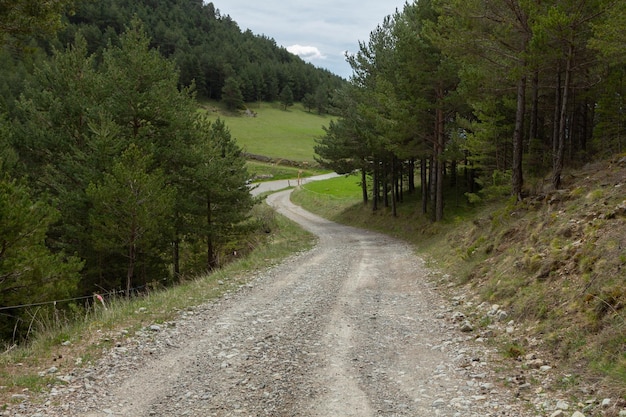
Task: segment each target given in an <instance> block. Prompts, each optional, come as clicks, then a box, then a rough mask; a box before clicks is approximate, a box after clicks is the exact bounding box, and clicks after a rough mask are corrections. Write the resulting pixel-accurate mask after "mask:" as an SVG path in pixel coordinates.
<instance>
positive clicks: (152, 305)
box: [0, 204, 314, 409]
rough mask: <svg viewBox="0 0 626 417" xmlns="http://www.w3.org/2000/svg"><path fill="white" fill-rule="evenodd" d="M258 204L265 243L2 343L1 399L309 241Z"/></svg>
mask: <svg viewBox="0 0 626 417" xmlns="http://www.w3.org/2000/svg"><path fill="white" fill-rule="evenodd" d="M256 209H257V210H258V211H259V212H257V213H256V215H257V216H263V219H264V222H265V224H266V225H268V226H269V227H270V228H271V233H269V234H267V235H265V234H264V236H262V237H260V238H259V239H262V241H263V244H259V245H258V246H257V248H256V250H254V251H253V252H252V253H251V254H250V255H249V256H247V257H245V258H244V259H240V260H238V261H236V262H234V263H231V264H229V265H227V266H226V267H224V268H223V269H222V270H219V271H217V272H215V273H211V274H208V275H205V276H200V277H197V278H196V279H193V280H189V281H187V282H184V283H182V284H180V285H178V286H176V287H174V288H170V289H167V290H157V291H152V292H151V293H149V294H147V295H146V296H145V297H141V298H136V299H131V300H127V299H124V298H118V299H113V300H108V301H107V308H106V309H104V308H103V307H102V306H100V305H94V307H93V309H91V310H89V311H86V312H84V314H83V317H82V318H81V319H80V320H73V321H68V322H65V323H54V324H52V325H48V326H45V327H41V328H39V329H37V333H36V335H35V337H33V341H32V343H30V344H29V345H28V346H25V347H13V348H12V347H6V348H5V350H4V352H3V353H2V354H0V404H3V403H6V402H7V401H11V394H14V393H22V392H23V391H24V390H28V391H30V392H38V391H41V390H42V389H44V388H49V386H50V384H52V385H54V384H60V383H62V382H60V381H59V380H57V379H55V378H54V377H52V376H50V375H48V374H45V371H46V370H47V369H49V368H50V367H52V366H55V367H57V368H59V369H60V370H63V369H65V370H66V371H67V370H68V369H72V368H73V367H75V366H77V364H79V366H81V365H82V366H86V365H87V364H89V363H90V362H93V361H94V360H96V359H97V358H98V357H99V355H100V354H101V352H102V349H103V348H105V347H109V346H114V344H115V342H116V339H117V338H120V337H124V334H131V335H132V334H133V333H134V331H135V330H138V329H141V328H143V327H146V326H149V325H151V324H158V323H164V322H166V321H169V320H172V319H174V318H175V317H176V315H177V314H178V312H179V311H181V310H184V309H187V308H189V307H190V306H195V305H200V304H203V303H205V302H208V301H210V300H213V299H216V298H218V297H221V296H222V295H223V294H225V293H227V292H232V291H237V290H238V289H239V288H240V286H242V285H244V284H245V283H247V282H248V281H249V280H250V279H251V278H250V277H251V276H252V275H253V274H251V273H250V272H251V271H255V270H261V269H264V268H267V267H269V266H271V265H273V264H276V263H277V262H279V261H280V260H282V259H284V258H286V257H287V256H289V255H290V254H293V253H295V252H298V251H301V250H305V249H307V248H309V247H311V246H312V244H313V242H314V237H313V236H312V235H310V234H309V233H308V232H305V231H303V230H302V229H301V228H299V227H297V226H296V225H295V224H294V223H292V222H291V221H289V220H287V219H286V218H284V217H282V216H280V215H277V214H275V213H274V211H272V210H271V209H270V208H269V207H267V206H266V205H264V204H263V205H261V206H259V207H257V208H256ZM0 409H1V407H0Z"/></svg>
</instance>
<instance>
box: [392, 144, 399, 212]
mask: <svg viewBox="0 0 626 417" xmlns="http://www.w3.org/2000/svg"><path fill="white" fill-rule="evenodd" d="M396 183H397V174H396V157H395V156H392V157H391V214H392V216H393V217H397V216H398V200H397V197H398V193H397V190H396Z"/></svg>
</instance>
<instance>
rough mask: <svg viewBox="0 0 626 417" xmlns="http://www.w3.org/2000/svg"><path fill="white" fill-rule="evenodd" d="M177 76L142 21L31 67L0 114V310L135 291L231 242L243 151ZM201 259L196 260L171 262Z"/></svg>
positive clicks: (9, 324) (236, 239)
mask: <svg viewBox="0 0 626 417" xmlns="http://www.w3.org/2000/svg"><path fill="white" fill-rule="evenodd" d="M178 80H179V72H178V70H177V68H176V64H175V63H174V62H173V61H172V60H169V59H166V58H164V57H163V56H162V55H161V54H160V53H159V52H158V51H157V50H155V49H154V48H152V47H151V41H150V38H149V37H148V36H147V34H146V32H145V30H144V27H143V25H142V23H141V22H140V21H139V20H138V19H133V20H132V21H131V22H130V26H129V28H127V29H126V31H125V32H123V33H121V34H120V35H119V37H118V38H117V41H116V43H112V42H111V43H109V44H108V46H106V47H105V48H104V49H103V50H102V51H100V52H99V53H97V54H96V53H90V52H89V49H88V42H87V39H86V38H85V36H84V34H83V33H82V32H80V33H77V34H76V38H75V40H74V41H73V42H72V43H71V44H69V45H68V46H67V47H65V48H63V49H58V50H57V49H54V50H53V54H52V57H51V59H49V60H43V61H41V63H40V64H39V65H36V66H35V71H34V73H33V76H32V77H29V78H27V79H26V80H25V82H24V88H23V92H22V94H21V96H20V99H19V100H18V101H17V102H16V104H12V107H14V109H15V110H14V111H13V112H11V114H10V115H9V116H10V117H12V120H11V121H10V122H9V119H8V118H2V119H0V142H1V143H2V144H3V145H4V146H3V147H2V153H0V158H1V160H0V168H1V169H2V175H3V178H4V179H3V180H2V182H1V184H0V185H1V187H0V197H1V198H2V204H0V211H1V213H0V228H2V238H3V239H5V240H4V241H3V243H2V249H1V252H0V269H1V271H2V272H1V273H0V274H1V276H0V286H1V289H0V305H2V306H11V305H20V304H28V303H32V302H40V301H46V300H54V299H64V298H72V297H77V296H82V295H89V294H92V293H93V292H95V291H98V292H101V291H105V292H106V291H122V292H125V293H126V294H127V295H131V293H134V292H135V291H141V290H142V289H143V288H144V287H145V286H147V285H163V284H169V283H172V282H173V281H174V280H176V279H178V278H179V277H181V276H184V275H187V274H191V273H198V272H200V271H202V270H206V269H212V268H215V267H218V266H219V265H220V264H221V263H222V262H224V261H225V260H226V259H227V257H224V256H223V254H225V253H229V252H232V251H233V250H235V249H237V248H239V245H241V242H242V241H243V237H242V235H244V234H245V233H244V232H249V231H250V222H248V217H247V216H248V213H249V211H250V209H251V207H252V205H253V203H254V200H253V199H252V197H251V196H250V193H249V189H248V186H247V180H248V173H247V171H246V168H245V159H244V158H243V157H242V155H241V150H240V149H239V148H238V146H237V145H236V144H235V142H234V140H233V139H232V138H231V136H230V133H229V131H228V129H227V127H226V126H225V125H224V123H222V122H221V121H218V122H215V123H213V124H211V123H209V122H208V121H207V120H206V119H204V118H202V117H201V116H200V114H199V113H198V112H197V104H196V102H195V100H194V94H193V92H192V91H191V89H188V88H182V89H181V88H180V85H179V83H178ZM11 178H22V181H17V180H15V179H11ZM51 207H55V209H52V208H51ZM197 242H205V243H206V244H207V245H208V247H209V249H208V251H207V250H202V249H201V248H200V247H198V246H197V245H196V243H197ZM205 249H206V246H205ZM65 254H71V255H72V256H71V257H70V256H67V255H65ZM202 254H204V255H206V258H205V259H207V260H206V262H205V263H204V267H203V268H198V267H197V264H195V263H194V262H181V259H184V260H190V259H195V258H198V257H199V256H201V255H202ZM59 307H60V308H62V307H63V306H59ZM18 310H19V309H18ZM7 314H9V315H8V317H9V320H7V321H6V322H5V323H6V327H3V328H2V329H0V332H3V333H2V334H1V335H0V336H2V337H7V336H8V337H14V338H16V339H18V340H19V338H21V337H23V336H25V334H26V331H24V332H22V331H23V330H24V329H23V328H22V327H20V323H21V314H23V313H22V312H21V310H19V311H16V312H13V311H10V312H9V313H7ZM15 324H17V326H15ZM14 328H15V329H16V330H17V332H16V333H15V334H13V333H12V332H11V331H12V330H13V329H14Z"/></svg>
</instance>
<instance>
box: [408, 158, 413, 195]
mask: <svg viewBox="0 0 626 417" xmlns="http://www.w3.org/2000/svg"><path fill="white" fill-rule="evenodd" d="M408 171H409V172H408V176H409V178H408V180H409V184H408V185H409V193H410V194H413V193H414V192H415V158H411V159H410V160H409V169H408Z"/></svg>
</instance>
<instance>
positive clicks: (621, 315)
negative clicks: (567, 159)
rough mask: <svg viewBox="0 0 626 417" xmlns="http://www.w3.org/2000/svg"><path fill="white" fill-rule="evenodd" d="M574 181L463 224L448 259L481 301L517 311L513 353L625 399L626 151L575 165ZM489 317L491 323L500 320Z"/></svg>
mask: <svg viewBox="0 0 626 417" xmlns="http://www.w3.org/2000/svg"><path fill="white" fill-rule="evenodd" d="M564 187H565V188H564V189H562V190H559V191H553V192H547V193H539V194H538V195H537V196H536V197H533V198H529V199H527V200H526V201H525V202H524V203H522V204H518V205H508V206H505V207H499V208H498V209H496V210H493V209H487V210H485V211H484V212H482V214H481V216H480V217H478V218H476V219H475V220H474V221H473V223H472V224H471V226H470V227H463V226H462V225H461V226H459V227H456V228H455V229H453V230H452V231H451V232H450V233H449V234H448V235H447V242H448V243H449V245H446V246H447V247H448V248H449V249H451V250H448V251H447V256H445V257H444V259H442V263H443V264H445V265H449V266H452V269H456V270H457V271H461V270H465V272H464V273H463V274H462V276H461V281H462V284H463V285H464V288H466V289H467V290H468V291H469V292H470V293H471V294H475V297H474V301H476V302H477V303H481V302H487V304H488V305H491V304H498V305H501V306H502V308H503V309H504V310H505V311H507V312H508V314H509V318H510V319H511V320H513V323H512V325H513V326H514V331H512V332H507V333H505V334H504V335H503V336H502V338H501V342H502V343H503V346H506V348H505V349H504V351H503V353H504V354H505V355H506V356H510V357H512V358H514V359H518V360H521V359H523V358H524V357H525V356H526V355H529V354H532V353H533V352H536V351H541V352H542V355H544V357H546V358H550V359H547V360H549V361H550V362H551V363H554V364H560V365H559V366H561V367H562V370H561V372H563V375H566V374H567V375H570V376H571V375H572V374H573V375H574V377H575V378H580V379H581V380H586V381H587V382H589V381H596V382H598V383H602V384H606V387H605V388H606V389H608V390H609V391H611V392H612V394H614V395H618V396H621V397H623V398H624V396H625V395H626V310H625V309H624V307H625V306H626V157H624V156H620V157H616V158H614V159H612V160H610V161H606V162H599V163H594V164H590V165H587V166H585V167H584V168H583V169H581V170H579V171H575V172H572V173H570V174H569V175H568V176H567V177H566V178H565V183H564ZM445 252H446V251H444V253H445ZM483 306H484V305H483ZM479 317H482V321H481V322H480V326H481V327H483V328H485V329H487V328H489V326H490V325H491V324H492V321H491V320H490V319H489V318H488V317H487V318H485V317H484V316H481V315H479ZM555 383H556V384H562V383H563V380H562V379H561V380H557V381H556V382H555Z"/></svg>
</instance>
